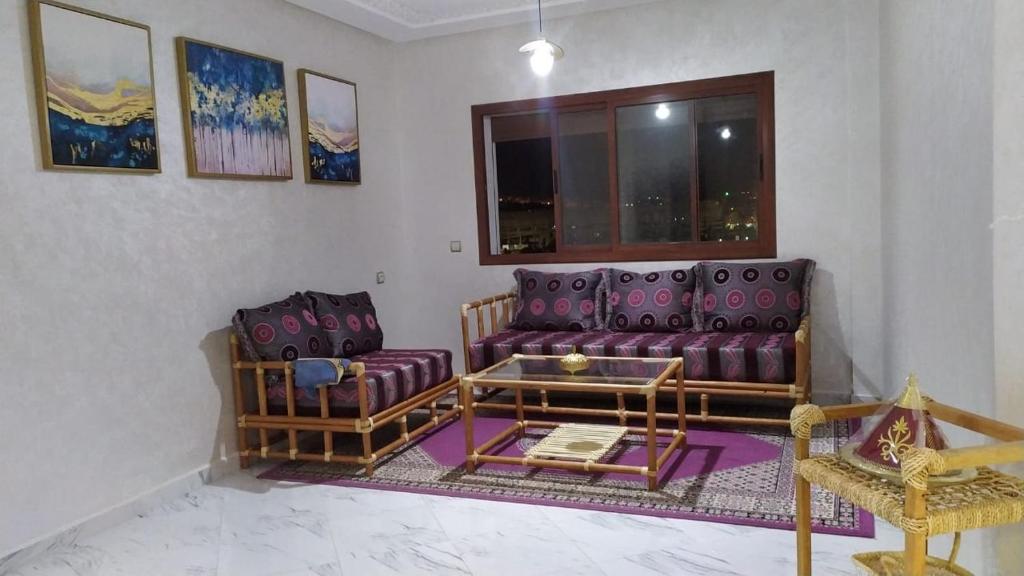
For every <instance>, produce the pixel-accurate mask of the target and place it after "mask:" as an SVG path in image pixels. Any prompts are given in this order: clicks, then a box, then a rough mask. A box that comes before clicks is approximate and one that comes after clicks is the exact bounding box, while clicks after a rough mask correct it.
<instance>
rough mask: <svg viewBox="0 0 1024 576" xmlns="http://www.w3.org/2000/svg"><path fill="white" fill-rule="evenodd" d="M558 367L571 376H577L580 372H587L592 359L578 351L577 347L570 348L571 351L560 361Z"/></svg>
mask: <svg viewBox="0 0 1024 576" xmlns="http://www.w3.org/2000/svg"><path fill="white" fill-rule="evenodd" d="M558 365H559V366H560V367H561V368H562V370H565V371H566V372H568V373H569V374H572V375H573V376H575V375H576V373H577V372H579V371H580V370H586V369H587V368H589V367H590V359H589V358H587V357H586V356H584V355H583V354H580V353H579V352H577V351H576V347H575V346H573V347H572V348H570V351H569V353H568V354H566V355H565V356H562V358H561V359H560V360H559V361H558Z"/></svg>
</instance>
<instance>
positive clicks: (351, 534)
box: [331, 503, 470, 576]
mask: <svg viewBox="0 0 1024 576" xmlns="http://www.w3.org/2000/svg"><path fill="white" fill-rule="evenodd" d="M331 531H332V534H333V537H334V542H335V545H336V546H337V549H338V556H339V557H340V559H341V566H342V569H343V571H344V572H345V574H346V575H347V574H394V575H402V576H405V575H409V576H413V575H419V574H470V571H469V569H468V568H467V567H466V565H465V563H464V562H463V561H462V559H461V558H460V556H459V553H458V551H457V550H456V549H455V546H454V544H453V543H452V542H451V541H450V540H449V538H448V535H447V534H446V533H445V531H444V530H443V529H442V528H441V525H440V523H439V522H438V521H437V519H436V518H435V517H434V514H433V512H432V511H431V509H430V507H429V506H427V505H426V504H425V503H420V504H419V505H417V506H412V507H406V508H399V509H391V510H390V511H382V510H379V509H377V508H376V507H374V506H372V505H371V506H367V507H364V508H363V509H362V510H358V511H353V513H352V514H351V515H349V516H348V517H344V516H343V517H335V519H334V521H333V522H332V523H331Z"/></svg>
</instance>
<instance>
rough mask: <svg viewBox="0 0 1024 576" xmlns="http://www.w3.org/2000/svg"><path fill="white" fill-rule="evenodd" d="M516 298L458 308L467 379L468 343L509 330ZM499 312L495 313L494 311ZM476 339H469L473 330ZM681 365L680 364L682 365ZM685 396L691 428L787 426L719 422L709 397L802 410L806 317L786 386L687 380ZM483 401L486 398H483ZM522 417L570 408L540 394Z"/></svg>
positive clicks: (632, 414) (806, 378)
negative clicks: (692, 401) (694, 406)
mask: <svg viewBox="0 0 1024 576" xmlns="http://www.w3.org/2000/svg"><path fill="white" fill-rule="evenodd" d="M516 300H517V294H516V293H515V292H506V293H502V294H497V295H495V296H490V297H487V298H483V299H481V300H476V301H473V302H467V303H465V304H463V305H462V307H461V309H460V315H461V320H462V348H463V354H464V356H465V369H466V373H467V374H468V373H470V372H471V371H472V368H471V363H470V346H471V344H472V343H473V341H475V340H477V339H480V338H484V337H486V336H490V335H493V334H495V333H497V332H498V331H499V330H501V329H502V328H504V327H505V326H507V325H508V323H509V322H511V320H512V311H513V310H514V309H515V303H516ZM499 309H500V310H499ZM474 327H475V328H476V330H475V337H474V330H473V328H474ZM684 362H685V359H684ZM684 385H685V387H686V394H688V395H691V396H697V397H699V399H700V413H698V414H687V415H686V419H687V420H690V421H695V422H712V423H723V424H748V425H749V424H754V425H772V426H789V419H788V418H757V417H741V416H722V415H715V414H711V413H710V409H709V405H710V399H711V397H713V396H731V397H739V398H772V399H776V400H778V399H782V400H790V401H792V402H793V403H794V404H805V403H807V402H808V401H809V400H810V397H811V317H810V315H807V316H804V318H803V319H802V320H801V322H800V327H799V328H798V329H797V331H796V378H795V379H794V381H793V382H792V383H789V384H776V383H768V382H763V383H762V382H730V381H717V380H687V381H686V382H685V383H684ZM674 390H675V381H674V380H673V381H670V382H669V385H667V386H665V387H663V389H660V390H659V392H666V393H667V392H674ZM485 399H486V395H485ZM477 407H479V408H487V409H494V410H514V409H515V407H514V406H511V405H508V404H502V403H497V402H478V403H477ZM523 409H524V410H525V411H527V412H542V413H546V414H573V413H575V412H574V410H576V409H575V408H570V407H560V406H551V405H550V404H549V403H548V399H547V394H546V393H545V392H544V391H541V396H540V405H530V404H527V405H525V406H524V407H523ZM619 409H620V411H622V412H624V413H625V414H626V416H627V417H628V418H643V417H645V412H643V411H640V410H625V408H624V407H623V406H622V405H621V400H620V407H619ZM658 418H659V419H663V420H674V419H675V418H676V415H675V414H674V413H667V412H659V413H658Z"/></svg>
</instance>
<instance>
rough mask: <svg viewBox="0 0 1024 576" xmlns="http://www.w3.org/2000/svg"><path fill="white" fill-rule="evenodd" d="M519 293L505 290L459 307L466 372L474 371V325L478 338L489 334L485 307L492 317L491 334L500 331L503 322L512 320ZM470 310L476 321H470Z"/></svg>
mask: <svg viewBox="0 0 1024 576" xmlns="http://www.w3.org/2000/svg"><path fill="white" fill-rule="evenodd" d="M517 296H518V294H517V293H516V292H504V293H502V294H495V295H494V296H488V297H487V298H482V299H480V300H474V301H472V302H466V303H465V304H463V305H462V306H460V307H459V317H460V318H459V319H460V320H461V321H462V353H463V355H464V360H465V364H466V366H465V368H466V372H467V373H469V372H472V371H473V370H472V367H471V365H470V364H471V363H470V360H469V356H470V353H469V345H470V343H471V342H473V341H474V340H475V338H473V334H472V327H471V326H472V325H473V324H475V325H476V334H477V338H483V337H485V336H487V335H488V332H487V331H486V324H487V323H486V322H485V321H484V307H487V312H488V314H487V315H488V316H489V318H490V327H491V331H490V334H494V333H495V332H497V331H498V328H499V327H500V326H501V324H502V322H503V321H504V323H506V324H507V323H508V322H510V321H511V320H512V305H513V303H514V302H515V299H516V297H517ZM499 303H500V304H501V307H502V311H501V314H500V317H499V314H498V308H497V305H498V304H499ZM470 311H472V312H474V313H475V315H476V322H474V323H472V324H471V323H470V321H469V316H470Z"/></svg>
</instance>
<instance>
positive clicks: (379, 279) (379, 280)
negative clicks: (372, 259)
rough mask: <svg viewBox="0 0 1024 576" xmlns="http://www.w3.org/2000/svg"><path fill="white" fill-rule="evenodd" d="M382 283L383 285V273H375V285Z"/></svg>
mask: <svg viewBox="0 0 1024 576" xmlns="http://www.w3.org/2000/svg"><path fill="white" fill-rule="evenodd" d="M383 283H384V273H383V272H377V284H383Z"/></svg>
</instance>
